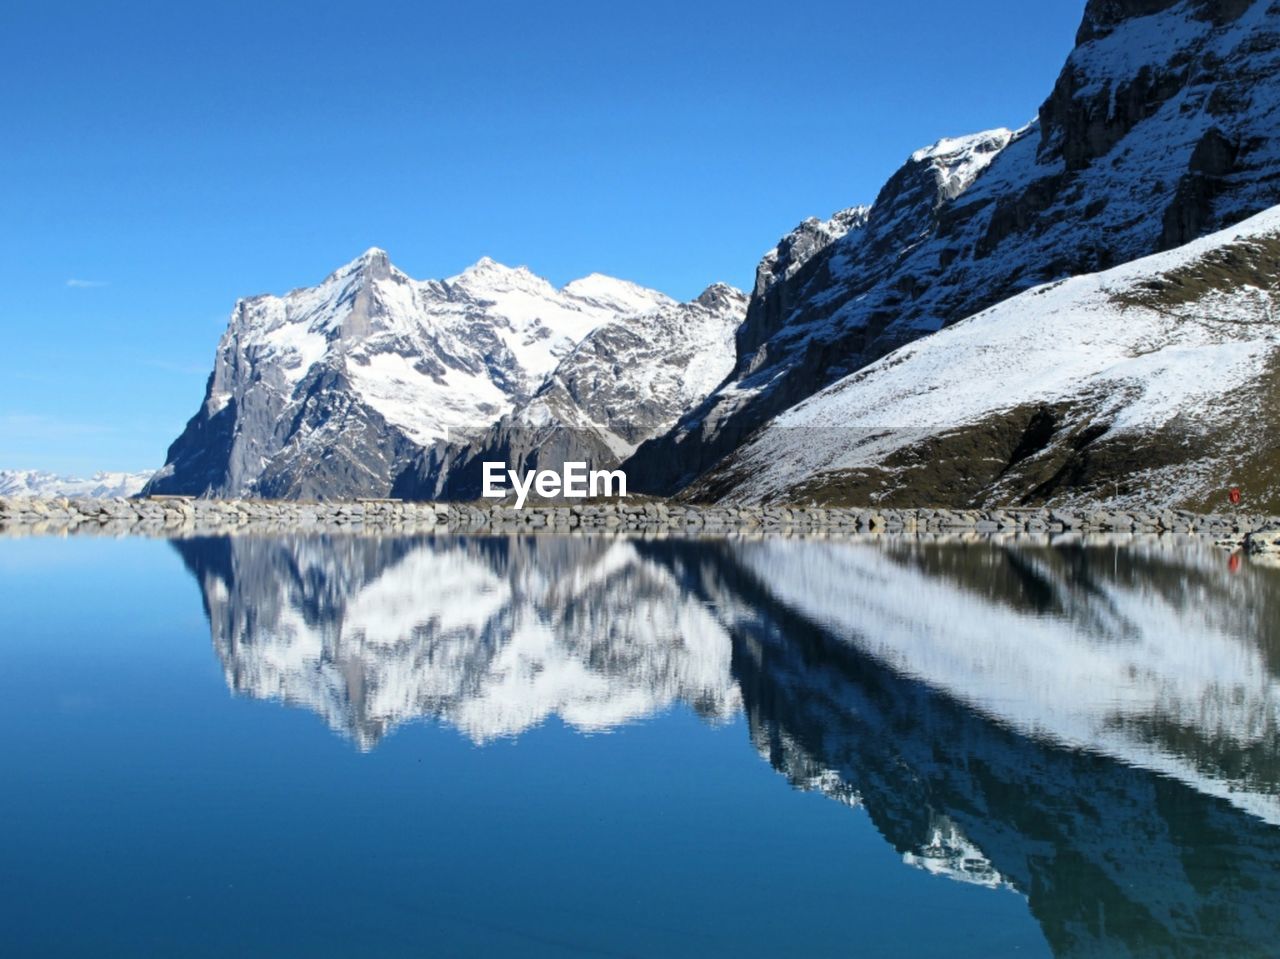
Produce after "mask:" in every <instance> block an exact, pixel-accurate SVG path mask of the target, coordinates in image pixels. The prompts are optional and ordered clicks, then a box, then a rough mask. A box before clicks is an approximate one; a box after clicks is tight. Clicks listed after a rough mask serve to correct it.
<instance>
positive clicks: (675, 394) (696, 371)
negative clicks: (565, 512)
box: [393, 284, 747, 500]
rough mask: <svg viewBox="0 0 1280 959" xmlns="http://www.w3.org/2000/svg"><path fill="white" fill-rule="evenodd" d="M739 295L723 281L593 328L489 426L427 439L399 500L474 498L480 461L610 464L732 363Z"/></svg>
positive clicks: (530, 466) (402, 481) (660, 429)
mask: <svg viewBox="0 0 1280 959" xmlns="http://www.w3.org/2000/svg"><path fill="white" fill-rule="evenodd" d="M746 304H747V298H746V296H745V295H744V294H742V293H741V292H739V291H738V290H735V289H733V288H732V287H729V286H726V285H724V284H716V285H714V286H711V287H708V288H707V289H706V290H704V291H703V293H702V294H701V295H700V296H698V297H697V298H696V299H694V300H691V301H689V302H688V303H670V304H666V305H663V306H660V307H658V308H657V309H655V310H651V311H649V312H647V313H643V314H638V315H635V316H629V317H624V318H622V319H619V320H613V321H610V322H607V323H605V324H603V325H602V326H600V327H598V328H597V329H595V330H594V331H592V332H591V333H590V334H588V335H587V337H586V338H585V339H583V340H582V341H581V342H580V343H578V344H577V346H575V347H574V348H573V349H572V350H570V351H569V352H568V354H566V355H565V357H564V358H563V359H561V360H560V362H559V363H558V364H557V365H556V367H555V369H554V370H552V372H551V373H550V375H548V376H547V378H546V379H545V380H544V381H543V382H542V385H541V386H540V387H539V388H538V390H537V392H536V393H534V395H533V396H532V397H530V398H529V399H528V400H527V401H525V402H524V403H521V404H520V405H518V406H517V407H516V409H515V410H513V411H512V412H511V413H508V414H507V415H505V416H504V417H502V419H501V420H499V421H498V422H497V423H495V424H494V425H493V426H492V427H490V428H489V429H488V430H486V431H484V432H483V433H482V434H480V435H479V436H477V437H476V438H474V439H473V440H471V441H470V442H469V443H466V444H465V445H463V444H456V443H455V444H436V445H434V446H433V447H432V448H430V449H428V450H426V451H424V452H423V453H422V454H421V455H419V456H418V457H417V458H416V459H415V461H414V463H413V464H411V466H410V467H409V468H408V469H407V470H405V472H404V473H402V474H401V476H400V478H399V479H398V480H397V482H396V484H395V487H394V489H393V493H394V494H395V495H396V496H398V497H401V498H405V499H464V500H465V499H475V498H477V497H479V496H480V493H481V482H482V465H481V464H483V463H484V462H485V461H487V460H493V461H499V462H504V463H507V464H509V466H510V467H511V468H512V469H516V470H517V471H519V472H524V471H527V470H535V469H550V470H556V471H559V470H560V468H561V466H562V465H563V464H564V463H565V462H569V461H577V462H585V463H587V464H588V466H589V468H592V469H595V468H604V467H608V468H612V467H614V466H616V465H617V464H618V463H619V462H620V461H621V460H622V459H624V458H625V457H627V456H628V455H629V454H630V453H632V452H633V451H634V450H635V448H636V447H637V446H638V445H639V444H640V443H641V442H642V441H644V440H646V439H649V438H651V437H654V436H658V435H661V434H662V433H665V432H666V431H667V430H669V429H670V428H671V427H672V426H674V425H675V423H676V421H677V420H678V419H679V418H680V416H681V415H682V414H683V413H684V412H685V411H686V410H688V409H690V408H692V407H693V406H696V405H697V404H698V403H699V402H701V401H702V399H704V398H705V397H706V396H707V394H709V393H710V392H711V391H712V390H714V389H715V388H716V387H717V386H719V385H720V383H721V381H722V380H723V379H724V378H725V376H726V375H727V374H728V373H729V370H730V368H731V367H732V365H733V356H734V347H733V338H734V334H735V331H736V330H737V329H738V327H739V326H740V324H741V323H742V319H743V315H744V313H745V310H746Z"/></svg>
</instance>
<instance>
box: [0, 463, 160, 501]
mask: <svg viewBox="0 0 1280 959" xmlns="http://www.w3.org/2000/svg"><path fill="white" fill-rule="evenodd" d="M151 476H152V473H151V472H150V471H144V472H140V473H119V472H116V473H112V472H98V473H94V474H93V476H91V477H89V478H88V479H80V478H79V477H75V476H59V475H58V474H57V473H50V472H47V471H45V470H0V496H38V497H54V496H67V497H88V498H90V499H114V498H127V497H130V496H136V495H137V494H138V493H139V492H141V490H142V488H143V487H144V486H145V485H146V484H147V480H149V479H151Z"/></svg>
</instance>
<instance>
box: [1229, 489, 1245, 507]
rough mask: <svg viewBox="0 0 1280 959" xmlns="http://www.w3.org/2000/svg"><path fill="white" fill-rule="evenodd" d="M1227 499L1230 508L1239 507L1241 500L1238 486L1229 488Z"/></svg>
mask: <svg viewBox="0 0 1280 959" xmlns="http://www.w3.org/2000/svg"><path fill="white" fill-rule="evenodd" d="M1227 499H1229V500H1231V505H1232V506H1239V505H1240V500H1241V499H1243V497H1242V496H1241V494H1240V488H1239V487H1238V486H1233V487H1231V492H1230V493H1228V494H1227Z"/></svg>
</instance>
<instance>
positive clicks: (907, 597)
mask: <svg viewBox="0 0 1280 959" xmlns="http://www.w3.org/2000/svg"><path fill="white" fill-rule="evenodd" d="M1278 604H1280V577H1277V574H1276V572H1275V571H1273V570H1269V569H1259V568H1255V567H1251V566H1249V565H1248V564H1245V565H1244V566H1243V567H1241V568H1239V569H1236V570H1235V571H1233V570H1232V569H1231V567H1229V565H1228V563H1227V561H1226V557H1224V556H1222V555H1220V554H1218V553H1214V552H1200V551H1193V550H1190V549H1181V550H1174V549H1161V548H1155V547H1150V548H1141V549H1124V550H1121V549H1114V548H1110V547H1097V548H1083V547H1071V548H1061V549H1051V548H1047V547H1046V548H1029V547H998V546H966V547H929V548H926V547H921V546H906V545H900V546H889V547H883V546H875V545H859V544H845V545H837V544H824V543H797V542H765V543H743V544H738V545H733V544H725V543H707V544H693V543H678V542H665V543H664V542H657V543H631V542H610V541H605V540H594V541H592V540H569V539H563V540H560V539H552V538H543V539H515V538H513V539H502V540H483V539H472V540H467V539H453V538H432V537H422V538H415V539H382V540H378V539H361V538H342V537H334V538H301V537H299V538H281V539H263V538H248V537H246V538H240V539H205V540H186V541H175V542H172V543H169V542H164V541H148V540H116V541H110V540H94V539H87V538H81V539H76V538H72V539H67V540H54V539H29V540H5V541H0V616H2V620H0V621H2V622H3V623H4V629H3V634H2V636H0V656H2V657H3V659H2V662H3V668H2V669H0V723H2V724H3V728H4V730H5V736H4V745H3V747H2V748H0V762H2V763H3V768H4V769H5V778H6V786H5V788H4V789H3V790H0V819H2V821H3V822H4V824H5V828H4V830H3V833H2V834H0V864H2V865H0V903H2V905H0V955H5V956H64V955H66V956H83V955H92V956H139V955H155V956H175V955H182V956H204V955H209V956H228V955H234V956H425V955H430V956H436V955H439V956H494V955H515V956H713V955H715V956H718V955H726V956H779V955H782V956H867V957H870V956H948V957H952V956H984V957H985V956H1004V955H1018V956H1050V955H1056V956H1130V955H1132V956H1201V955H1203V956H1252V955H1258V956H1262V955H1275V954H1276V950H1277V947H1276V945H1275V944H1276V943H1277V942H1280V825H1278V824H1280V741H1278V739H1277V717H1278V716H1280V681H1278V677H1280V638H1278V636H1277V633H1278V632H1280V627H1278V626H1277V624H1280V617H1278V616H1277V605H1278Z"/></svg>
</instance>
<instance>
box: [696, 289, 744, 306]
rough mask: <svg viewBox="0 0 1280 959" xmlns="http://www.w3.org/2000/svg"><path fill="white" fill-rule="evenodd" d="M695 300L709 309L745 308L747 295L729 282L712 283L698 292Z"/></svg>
mask: <svg viewBox="0 0 1280 959" xmlns="http://www.w3.org/2000/svg"><path fill="white" fill-rule="evenodd" d="M694 302H695V303H697V304H698V305H699V306H705V307H706V308H707V309H709V310H727V309H734V308H742V309H745V308H746V303H747V295H746V294H745V293H743V292H742V291H741V290H739V289H737V288H735V287H732V286H730V285H729V284H728V283H712V284H711V285H710V286H709V287H707V288H706V289H705V290H703V291H702V292H701V293H699V294H698V296H697V297H696V298H695V299H694Z"/></svg>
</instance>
